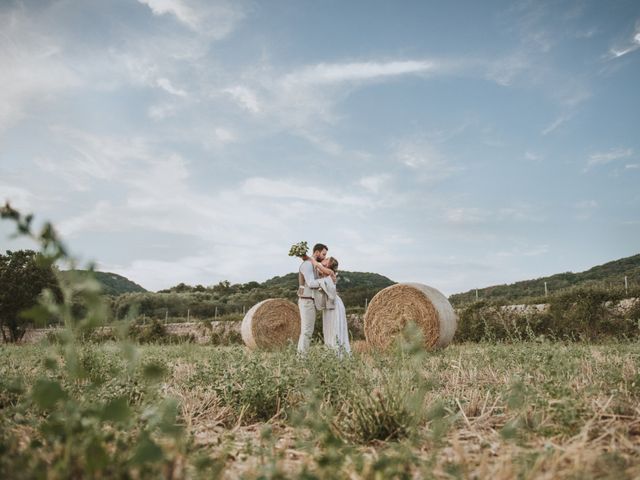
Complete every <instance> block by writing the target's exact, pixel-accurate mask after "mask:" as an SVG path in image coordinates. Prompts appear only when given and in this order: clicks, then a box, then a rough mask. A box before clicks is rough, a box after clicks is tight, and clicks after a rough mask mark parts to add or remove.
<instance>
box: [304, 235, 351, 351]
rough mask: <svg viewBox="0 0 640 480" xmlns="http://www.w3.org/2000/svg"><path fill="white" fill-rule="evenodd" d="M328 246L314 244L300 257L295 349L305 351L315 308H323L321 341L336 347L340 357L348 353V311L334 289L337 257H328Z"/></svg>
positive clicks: (310, 334) (314, 315)
mask: <svg viewBox="0 0 640 480" xmlns="http://www.w3.org/2000/svg"><path fill="white" fill-rule="evenodd" d="M328 250H329V249H328V247H327V246H326V245H323V244H322V243H318V244H316V245H314V247H313V252H312V254H311V256H310V257H309V256H307V255H304V256H303V257H302V260H303V261H302V265H300V270H299V274H298V285H299V286H298V308H299V309H300V320H301V322H300V339H299V340H298V352H300V353H305V352H306V351H307V350H308V348H309V344H310V343H311V336H312V335H313V328H314V325H315V322H316V311H317V310H320V311H322V333H323V336H324V344H325V345H326V346H328V347H330V348H332V349H334V350H336V352H337V354H338V356H339V357H342V355H343V354H344V353H345V352H346V353H347V354H350V353H351V347H350V346H349V332H348V330H347V314H346V311H345V308H344V303H342V299H341V298H340V297H339V296H338V294H337V292H336V282H337V273H338V260H336V259H335V258H334V257H327V251H328Z"/></svg>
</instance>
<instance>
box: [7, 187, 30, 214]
mask: <svg viewBox="0 0 640 480" xmlns="http://www.w3.org/2000/svg"><path fill="white" fill-rule="evenodd" d="M33 199H34V195H33V193H31V192H30V191H29V190H27V189H26V188H22V187H16V186H14V185H7V184H3V183H0V206H3V205H4V204H5V202H10V203H11V206H12V207H13V208H16V209H17V210H20V211H23V212H28V211H31V209H32V208H33Z"/></svg>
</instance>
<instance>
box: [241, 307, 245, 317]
mask: <svg viewBox="0 0 640 480" xmlns="http://www.w3.org/2000/svg"><path fill="white" fill-rule="evenodd" d="M244 308H245V306H244V305H242V315H244Z"/></svg>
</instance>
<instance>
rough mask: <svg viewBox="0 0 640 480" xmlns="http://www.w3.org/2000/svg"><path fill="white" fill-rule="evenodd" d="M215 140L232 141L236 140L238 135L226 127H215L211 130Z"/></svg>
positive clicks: (222, 142)
mask: <svg viewBox="0 0 640 480" xmlns="http://www.w3.org/2000/svg"><path fill="white" fill-rule="evenodd" d="M213 133H214V135H215V138H216V140H217V141H218V142H219V143H221V144H226V143H233V142H235V141H237V140H238V137H237V136H236V134H235V133H233V132H232V131H231V130H229V129H228V128H223V127H216V128H215V129H214V131H213Z"/></svg>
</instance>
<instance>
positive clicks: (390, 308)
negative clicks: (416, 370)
mask: <svg viewBox="0 0 640 480" xmlns="http://www.w3.org/2000/svg"><path fill="white" fill-rule="evenodd" d="M410 321H413V322H414V323H415V324H416V325H417V326H418V327H420V329H421V330H422V334H423V336H424V341H425V345H426V347H427V348H441V347H446V346H447V345H449V343H451V340H452V339H453V334H454V333H455V331H456V325H457V317H456V313H455V312H454V310H453V307H452V306H451V304H450V303H449V300H447V298H446V297H445V296H444V295H443V294H442V293H440V292H439V291H438V290H436V289H435V288H432V287H429V286H427V285H423V284H421V283H398V284H396V285H392V286H390V287H387V288H385V289H384V290H381V291H380V292H378V293H377V294H376V296H375V297H373V299H372V300H371V303H370V304H369V308H368V309H367V312H366V314H365V316H364V336H365V338H366V339H367V343H369V345H371V346H372V347H376V348H380V349H386V348H387V347H389V346H390V345H391V344H392V342H393V339H394V338H395V337H396V336H397V335H398V334H399V333H400V332H401V331H402V330H403V329H404V327H405V326H406V325H407V323H409V322H410Z"/></svg>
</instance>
